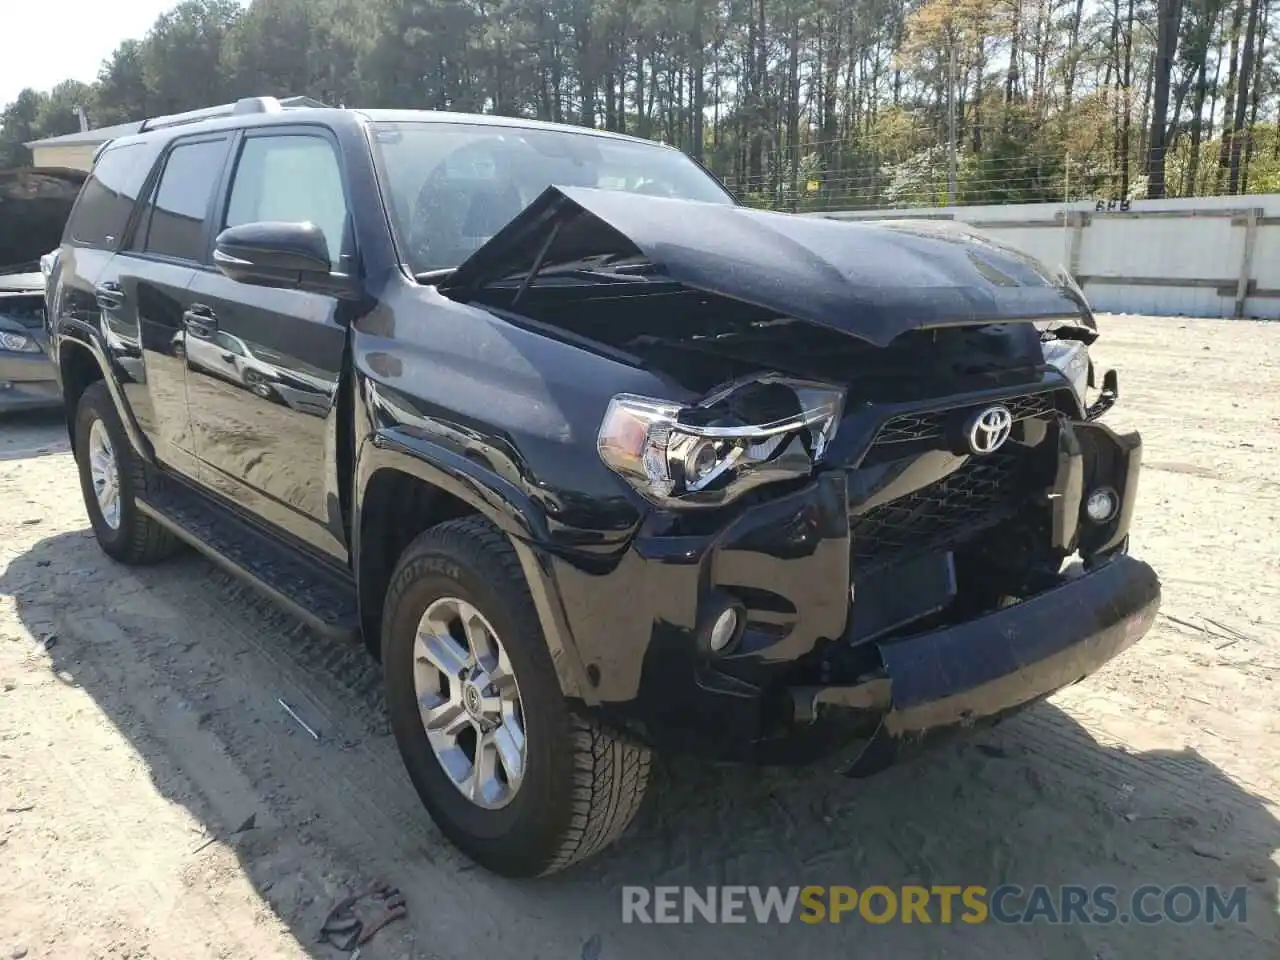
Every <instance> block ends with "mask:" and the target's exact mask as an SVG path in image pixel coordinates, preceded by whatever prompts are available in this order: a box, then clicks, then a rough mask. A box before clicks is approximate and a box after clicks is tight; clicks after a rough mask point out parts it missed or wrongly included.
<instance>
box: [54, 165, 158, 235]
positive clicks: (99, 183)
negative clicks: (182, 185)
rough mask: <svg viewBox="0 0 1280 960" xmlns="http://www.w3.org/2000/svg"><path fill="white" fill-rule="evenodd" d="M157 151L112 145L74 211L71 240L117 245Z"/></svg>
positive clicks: (70, 231)
mask: <svg viewBox="0 0 1280 960" xmlns="http://www.w3.org/2000/svg"><path fill="white" fill-rule="evenodd" d="M154 156H155V153H154V152H153V149H148V147H147V145H146V144H142V143H126V144H122V145H121V146H117V147H111V148H109V149H108V150H107V151H106V152H105V153H103V154H102V156H101V157H99V158H98V162H97V163H96V164H95V165H94V167H93V172H92V173H91V174H90V175H89V178H88V179H87V180H86V181H85V184H84V187H83V188H82V189H81V191H80V197H79V199H78V200H77V201H76V206H75V210H74V211H73V212H72V214H71V223H70V229H69V233H70V235H71V239H72V240H74V241H76V242H77V243H83V244H86V245H87V246H91V247H111V248H114V247H115V245H116V241H117V240H119V239H120V236H121V234H123V233H124V229H125V226H126V225H127V224H128V222H129V214H130V213H132V212H133V205H134V203H136V202H137V199H138V194H139V192H141V190H142V184H143V183H144V182H145V181H146V179H147V174H148V173H150V172H151V162H152V159H153V158H154Z"/></svg>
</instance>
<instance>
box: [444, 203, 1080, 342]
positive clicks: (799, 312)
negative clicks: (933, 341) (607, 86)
mask: <svg viewBox="0 0 1280 960" xmlns="http://www.w3.org/2000/svg"><path fill="white" fill-rule="evenodd" d="M552 231H554V236H553V235H552ZM548 238H551V242H550V243H548ZM544 248H545V251H544ZM540 254H542V255H543V256H542V263H543V264H544V265H545V266H546V267H548V268H550V267H552V266H553V265H557V264H559V265H563V264H568V263H571V262H574V261H578V260H583V261H590V260H591V259H592V258H594V259H595V262H597V263H598V262H601V259H602V258H619V257H620V258H628V257H632V258H635V257H640V258H643V259H644V260H646V261H648V263H649V264H651V265H652V268H653V269H654V270H656V271H657V272H658V273H660V274H662V275H663V276H664V277H665V278H667V279H670V280H674V281H677V282H678V283H680V284H683V285H684V286H687V287H690V288H693V289H695V290H701V291H705V292H708V293H714V294H718V295H720V296H724V297H730V298H732V299H735V300H739V301H742V302H744V303H749V304H752V305H754V306H757V307H761V308H763V309H765V310H768V311H773V312H776V313H777V314H778V315H779V316H786V317H792V318H795V319H798V320H804V321H808V322H811V323H815V324H819V325H821V326H825V327H829V328H832V329H835V330H840V331H842V332H844V333H850V334H853V335H855V336H857V337H859V338H861V339H863V340H865V341H867V342H869V343H872V344H874V345H877V346H885V345H887V344H888V343H889V342H891V341H892V340H893V339H894V338H896V337H898V336H899V335H900V334H903V333H905V332H907V331H909V330H916V329H922V328H929V327H945V326H959V325H968V324H978V323H990V322H999V321H1014V320H1042V321H1066V322H1068V323H1075V324H1084V325H1086V326H1092V325H1093V324H1092V316H1091V314H1090V312H1089V307H1088V305H1087V304H1086V303H1085V301H1084V298H1083V297H1082V296H1081V295H1080V293H1079V290H1078V288H1076V287H1075V286H1074V285H1073V284H1072V283H1071V281H1070V280H1069V279H1068V278H1067V276H1066V275H1065V273H1063V272H1061V271H1059V272H1057V273H1054V272H1051V271H1050V270H1048V269H1047V268H1046V267H1045V266H1044V265H1043V264H1041V263H1039V262H1038V261H1037V260H1035V259H1034V258H1032V257H1029V256H1027V255H1026V254H1023V253H1021V252H1019V251H1017V250H1014V249H1012V248H1010V247H1007V246H1005V245H1003V244H1000V243H998V242H996V241H994V240H992V239H990V238H988V237H986V236H983V235H981V234H979V233H976V232H975V231H973V230H971V229H968V228H965V227H963V226H961V225H958V224H954V223H951V222H947V221H920V220H915V221H887V220H881V221H876V222H854V221H846V220H832V219H826V218H822V217H809V216H796V215H794V214H785V213H772V212H768V211H763V210H753V209H750V208H747V207H739V206H733V205H728V204H714V203H702V202H697V201H691V200H672V199H667V198H661V197H653V196H647V195H640V194H634V193H625V192H621V191H612V190H595V189H589V188H585V187H548V188H547V190H546V191H544V192H543V193H542V194H541V195H540V196H539V197H538V198H537V199H536V200H535V201H534V202H533V203H531V204H530V205H529V206H528V207H526V208H525V210H524V211H523V212H521V213H520V215H519V216H517V217H516V218H515V219H514V220H512V221H511V222H510V223H508V224H507V225H506V226H505V227H503V228H502V229H501V230H500V231H499V232H498V233H497V234H495V235H494V236H493V237H492V238H491V239H490V240H489V241H488V242H487V243H485V244H484V246H482V247H481V248H480V249H479V250H477V251H476V252H475V253H474V254H472V255H471V256H470V257H468V258H467V260H466V261H465V262H464V263H463V264H462V265H461V266H460V267H458V269H457V270H456V271H454V273H453V274H452V275H451V276H450V277H449V278H448V279H447V280H446V281H444V282H443V283H442V284H441V287H442V289H444V290H446V291H448V292H452V293H453V295H455V296H457V295H459V294H461V295H464V296H465V295H466V294H467V292H468V291H475V290H477V289H479V288H480V287H482V286H484V285H486V284H487V283H491V282H493V281H496V280H499V279H504V278H511V277H513V276H519V275H520V274H521V273H524V272H527V271H528V270H529V269H530V268H531V267H532V266H533V265H534V263H535V262H538V260H539V256H540Z"/></svg>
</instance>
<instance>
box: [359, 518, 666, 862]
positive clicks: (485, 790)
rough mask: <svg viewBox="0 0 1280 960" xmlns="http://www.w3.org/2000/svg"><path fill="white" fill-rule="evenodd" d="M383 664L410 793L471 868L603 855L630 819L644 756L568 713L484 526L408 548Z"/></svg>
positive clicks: (643, 781)
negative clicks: (414, 790)
mask: <svg viewBox="0 0 1280 960" xmlns="http://www.w3.org/2000/svg"><path fill="white" fill-rule="evenodd" d="M382 662H383V669H384V671H385V673H386V683H387V702H388V708H389V712H390V716H391V726H392V730H393V731H394V733H395V737H396V743H397V744H398V746H399V748H400V754H401V756H402V757H403V759H404V763H405V766H406V767H407V768H408V772H409V776H410V778H411V779H412V780H413V784H414V786H415V787H416V788H417V791H418V795H419V796H420V797H421V798H422V802H423V804H424V805H425V806H426V807H427V810H428V811H429V812H430V813H431V816H432V818H433V819H434V820H435V821H436V823H437V824H438V825H439V827H440V830H441V832H443V833H444V835H445V836H446V837H448V838H449V840H450V841H452V842H453V843H454V844H455V845H456V846H457V847H459V848H460V849H461V850H462V851H463V852H464V853H466V854H467V855H468V856H470V857H471V858H472V859H473V860H475V861H476V862H477V863H479V864H480V865H481V866H484V867H485V868H487V869H489V870H492V871H493V872H495V873H498V874H502V875H503V876H508V877H529V876H538V875H541V874H547V873H553V872H555V871H557V870H560V869H563V868H564V867H567V866H569V865H570V864H572V863H575V862H577V861H579V860H582V859H584V858H586V857H589V856H591V855H592V854H594V853H596V852H597V851H599V850H601V849H603V848H604V847H605V846H607V845H608V844H609V843H611V842H612V841H613V840H614V839H616V838H617V837H618V836H619V835H620V834H621V833H622V832H623V830H625V829H626V827H627V825H628V824H629V823H630V822H631V820H632V818H633V817H634V816H635V814H636V812H637V811H638V810H639V807H640V803H641V800H642V799H643V797H644V790H645V787H646V785H647V783H648V779H649V769H650V755H649V752H648V750H647V749H645V748H644V747H641V746H638V745H635V744H632V743H629V742H627V741H624V740H622V739H619V738H617V737H615V736H613V735H611V734H610V733H609V732H607V731H605V730H603V729H602V728H600V727H599V726H598V725H597V724H595V723H593V722H591V721H589V720H586V719H583V718H581V717H578V716H576V715H575V714H573V713H572V712H571V711H570V710H569V706H568V704H567V702H566V701H565V698H564V696H563V694H562V693H561V690H560V685H559V681H558V680H557V678H556V673H555V669H554V667H553V665H552V663H551V657H550V655H549V653H548V651H547V648H546V643H545V641H544V639H543V636H542V629H541V625H540V623H539V621H538V617H537V613H536V611H535V610H534V607H533V601H532V600H531V599H530V596H529V591H528V588H527V587H526V585H525V581H524V576H523V573H522V571H521V568H520V563H519V560H518V559H517V557H516V555H515V551H514V550H513V549H512V547H511V544H510V543H509V542H508V541H507V539H506V537H505V536H504V535H503V534H502V533H501V532H500V531H499V530H497V529H496V528H495V527H493V526H492V525H491V524H490V523H488V522H487V521H485V520H483V519H480V518H476V517H467V518H464V519H461V520H454V521H450V522H448V523H444V524H441V525H440V526H437V527H433V528H431V529H429V530H427V531H426V532H425V533H423V534H421V535H420V536H418V538H417V539H416V540H414V541H413V543H412V544H410V546H409V547H408V549H407V550H405V552H404V554H403V555H402V556H401V558H400V561H399V563H398V564H397V566H396V570H395V573H394V574H393V575H392V580H391V587H390V589H389V590H388V592H387V598H386V605H385V609H384V614H383V632H382Z"/></svg>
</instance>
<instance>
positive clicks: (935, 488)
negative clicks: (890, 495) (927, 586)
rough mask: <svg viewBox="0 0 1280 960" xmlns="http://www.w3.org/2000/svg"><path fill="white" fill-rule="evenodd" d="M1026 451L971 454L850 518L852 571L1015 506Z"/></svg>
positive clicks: (953, 538) (979, 524)
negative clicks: (938, 476) (951, 469)
mask: <svg viewBox="0 0 1280 960" xmlns="http://www.w3.org/2000/svg"><path fill="white" fill-rule="evenodd" d="M1024 463H1025V457H1023V456H1020V455H1019V454H1017V453H1013V452H1008V453H998V454H995V455H993V456H990V457H982V458H976V457H975V458H973V459H971V460H969V461H967V462H966V463H965V464H964V466H962V467H961V468H960V469H959V470H957V471H956V472H955V473H952V474H951V475H950V476H947V477H945V478H944V479H942V480H939V481H938V482H937V483H933V484H930V485H929V486H927V487H923V488H921V489H919V490H917V491H915V492H914V493H909V494H907V495H906V496H905V497H899V498H898V499H897V500H893V501H891V502H889V503H885V504H881V505H880V506H877V507H872V508H871V509H870V510H868V511H867V512H866V513H864V514H861V515H859V516H855V517H852V518H850V523H849V534H850V542H851V547H850V550H851V558H850V559H851V560H852V563H853V571H854V576H855V577H857V575H858V574H859V573H860V572H863V571H867V570H871V569H875V568H877V567H882V566H885V565H886V564H890V563H894V562H897V561H900V560H903V559H906V558H907V557H909V556H914V555H917V554H920V553H925V552H928V551H930V550H936V549H938V548H940V547H942V546H945V545H948V544H952V543H956V542H958V541H961V540H964V539H965V538H967V537H969V536H971V535H972V534H973V533H975V532H977V531H978V530H982V529H985V528H987V527H990V526H993V525H995V524H996V523H999V522H1000V521H1001V520H1004V519H1006V518H1008V517H1009V516H1011V515H1012V514H1013V513H1014V512H1016V510H1017V508H1018V506H1019V505H1020V500H1021V497H1020V492H1021V486H1022V483H1021V481H1022V474H1023V469H1022V468H1023V466H1024Z"/></svg>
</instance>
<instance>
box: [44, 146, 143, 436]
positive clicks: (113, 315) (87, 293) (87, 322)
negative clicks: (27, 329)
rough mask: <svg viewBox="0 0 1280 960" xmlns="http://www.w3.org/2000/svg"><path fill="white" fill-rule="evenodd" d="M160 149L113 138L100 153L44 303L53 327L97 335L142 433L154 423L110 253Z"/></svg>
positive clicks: (65, 237) (70, 224) (135, 340)
mask: <svg viewBox="0 0 1280 960" xmlns="http://www.w3.org/2000/svg"><path fill="white" fill-rule="evenodd" d="M158 152H159V150H158V147H157V146H156V145H155V144H153V143H148V142H146V141H133V142H131V143H122V144H115V145H113V146H111V147H109V148H107V150H106V151H104V152H103V154H102V156H100V157H99V158H98V161H97V163H95V164H94V167H93V171H92V173H91V174H90V175H89V178H88V180H87V181H86V182H85V184H84V187H83V189H82V190H81V191H80V196H79V197H78V198H77V200H76V203H75V207H74V208H73V209H72V211H71V218H70V220H69V221H68V223H67V229H66V232H65V233H64V234H63V241H62V246H61V247H60V248H59V251H58V258H57V262H56V263H55V264H54V268H53V274H52V276H51V277H50V279H49V281H48V283H47V284H46V289H48V288H49V287H51V288H52V290H53V296H52V297H51V298H50V300H49V303H48V311H49V325H50V329H51V330H52V329H55V328H58V329H64V330H66V331H67V332H69V333H72V332H73V333H74V334H75V335H77V336H81V337H94V338H96V339H97V340H99V341H101V342H102V345H103V348H104V350H105V351H106V353H107V355H108V357H109V358H110V359H111V361H112V362H113V365H114V367H115V370H114V373H115V375H116V377H117V379H118V380H119V382H120V386H121V389H122V390H123V391H124V395H125V398H126V400H127V401H128V403H129V406H130V408H131V409H132V410H133V413H134V416H135V418H136V419H137V421H138V426H139V427H140V428H141V429H142V432H143V434H144V435H146V436H147V437H148V438H150V437H151V435H152V431H153V427H154V417H153V415H152V410H151V403H150V400H149V398H148V396H147V386H146V371H145V370H144V368H143V364H142V356H141V353H140V351H139V344H138V338H137V335H136V331H134V330H132V329H131V328H130V324H129V318H128V315H127V311H126V308H125V304H124V302H123V299H122V298H120V297H118V296H116V295H115V292H116V291H114V290H113V287H114V286H118V284H117V278H116V276H115V273H114V272H113V262H114V261H115V251H116V249H117V248H118V247H119V245H120V243H121V242H122V241H123V240H124V236H125V233H126V231H127V230H128V227H129V223H130V220H131V218H132V216H133V214H134V206H135V204H136V203H137V201H138V197H139V195H140V194H141V192H142V189H143V187H144V185H145V184H146V182H147V177H148V174H149V173H150V172H151V169H152V166H153V165H154V163H155V159H156V156H157V154H158Z"/></svg>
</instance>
